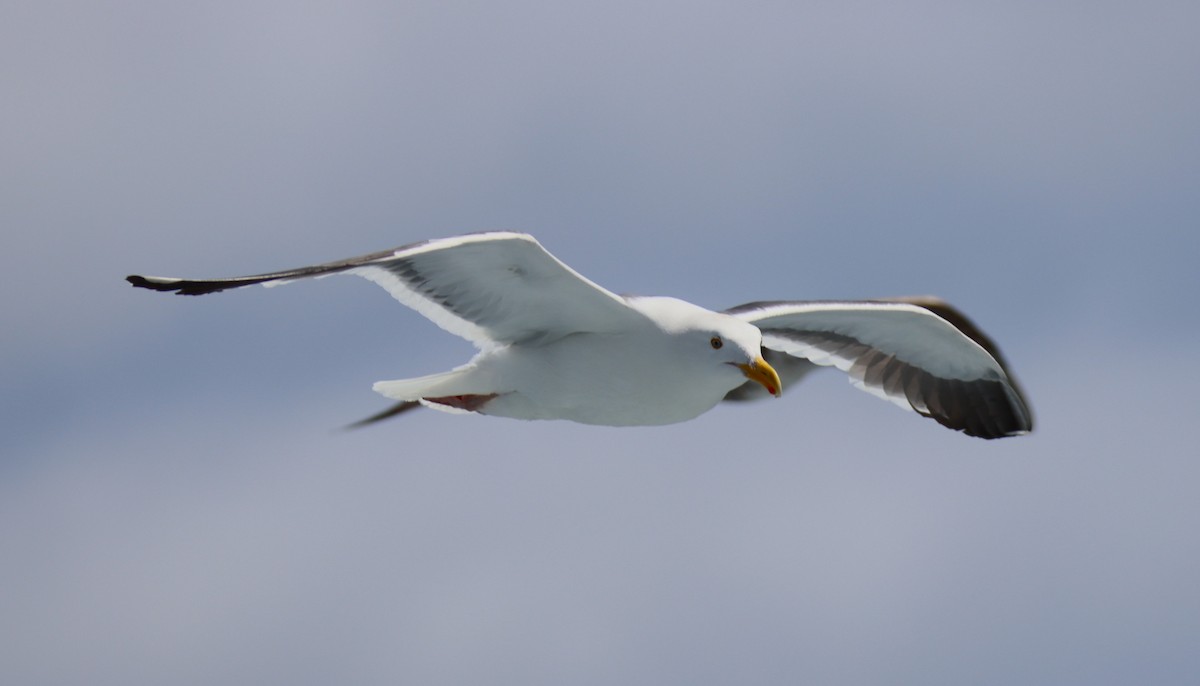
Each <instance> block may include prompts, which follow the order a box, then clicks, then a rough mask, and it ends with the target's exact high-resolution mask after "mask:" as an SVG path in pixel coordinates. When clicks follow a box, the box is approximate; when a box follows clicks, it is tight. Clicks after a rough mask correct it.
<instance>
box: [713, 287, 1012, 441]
mask: <svg viewBox="0 0 1200 686" xmlns="http://www.w3.org/2000/svg"><path fill="white" fill-rule="evenodd" d="M726 313H727V314H731V315H733V316H735V317H738V318H741V319H743V320H745V321H747V322H750V323H752V324H754V325H755V326H757V327H758V328H759V329H760V330H761V331H762V334H763V347H765V348H768V349H771V350H777V351H780V352H784V353H787V354H789V355H793V356H796V357H800V358H804V359H806V360H808V361H809V362H812V363H814V364H818V365H824V366H832V367H836V368H838V369H840V370H842V371H844V372H846V373H847V374H849V376H850V381H851V383H852V384H854V385H855V386H856V387H858V388H861V389H863V390H865V391H867V392H869V393H871V394H873V395H876V396H878V397H880V398H883V399H885V400H889V401H891V402H893V403H895V404H896V405H898V406H900V407H903V408H905V409H908V410H913V411H915V412H917V413H919V414H921V415H924V416H926V417H930V418H932V419H935V420H936V421H937V422H939V423H940V424H942V425H943V426H946V427H948V428H951V429H956V430H958V431H962V432H964V433H966V434H968V435H970V436H978V437H980V438H1000V437H1003V436H1014V435H1019V434H1023V433H1028V432H1029V431H1030V430H1032V428H1033V417H1032V414H1031V413H1030V411H1029V406H1028V403H1026V401H1025V398H1024V397H1023V395H1022V393H1021V391H1020V389H1019V387H1018V386H1017V384H1016V382H1015V381H1014V380H1013V379H1012V376H1011V374H1010V373H1009V371H1008V369H1007V368H1006V366H1005V364H1004V362H1003V360H1002V358H1001V357H1000V354H999V351H998V350H996V348H995V345H994V344H993V343H992V342H991V340H990V339H989V338H987V337H986V336H985V335H984V334H983V333H982V332H981V331H980V330H979V329H978V328H977V327H975V326H974V324H972V323H971V322H970V320H968V319H967V318H966V317H965V316H964V315H963V314H962V313H961V312H958V311H957V310H955V309H954V308H952V307H951V306H949V305H947V304H946V303H944V302H941V301H939V300H936V299H932V298H914V299H907V300H893V301H866V302H836V301H810V302H758V303H749V304H746V305H740V306H738V307H735V308H732V309H730V310H727V311H726Z"/></svg>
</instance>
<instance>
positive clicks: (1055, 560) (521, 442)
mask: <svg viewBox="0 0 1200 686" xmlns="http://www.w3.org/2000/svg"><path fill="white" fill-rule="evenodd" d="M545 5H553V6H552V7H546V6H545ZM1197 26H1200V5H1197V4H1196V3H1188V2H1165V1H1163V2H1158V1H1153V0H1152V1H1149V2H1138V3H1108V2H1100V3H1096V2H1088V3H1083V2H1057V3H1044V2H976V3H970V4H963V3H942V2H914V3H887V2H860V3H802V2H788V3H784V2H768V1H763V2H748V3H747V2H742V3H718V2H707V1H701V2H686V3H685V2H661V1H658V0H650V1H647V0H639V1H638V2H623V1H618V2H603V3H600V2H564V3H532V2H509V3H486V2H479V3H472V2H425V1H423V0H422V1H416V2H406V1H391V2H371V1H362V2H358V1H351V2H338V3H284V2H273V1H270V0H239V1H238V2H205V3H182V4H181V3H160V2H105V3H95V2H79V1H78V0H64V1H62V2H44V1H38V2H33V1H24V0H17V1H16V2H9V3H6V4H4V6H3V7H2V8H0V92H2V93H3V97H0V225H2V226H3V236H4V239H3V244H2V245H3V248H4V249H3V250H0V266H2V267H3V268H2V269H0V274H2V276H0V279H2V281H0V312H2V313H3V320H4V322H5V325H4V327H3V329H2V333H0V354H2V355H3V365H2V366H0V422H2V423H3V424H2V429H3V430H2V431H0V550H2V551H3V562H0V681H3V682H4V683H12V684H79V683H88V684H121V685H128V684H163V683H171V684H197V685H199V684H213V683H226V684H239V683H247V684H248V683H292V684H327V683H363V684H374V683H411V684H463V683H480V684H482V683H497V684H501V683H503V684H615V683H619V684H667V683H687V684H728V683H906V684H929V683H972V684H1014V683H1019V684H1108V683H1111V684H1128V683H1154V684H1185V683H1186V684H1191V683H1195V678H1196V674H1197V673H1200V654H1198V653H1197V652H1196V650H1195V642H1196V636H1200V585H1197V583H1196V579H1197V578H1200V535H1198V534H1197V530H1196V523H1197V522H1198V521H1200V497H1197V492H1198V487H1200V464H1198V461H1197V459H1196V454H1195V453H1196V449H1195V445H1194V444H1195V440H1194V437H1193V433H1194V431H1193V429H1194V424H1195V422H1196V420H1197V416H1198V410H1200V404H1198V403H1197V401H1196V397H1195V388H1196V386H1197V384H1200V362H1197V360H1196V356H1195V350H1196V344H1197V340H1198V339H1200V307H1197V305H1196V301H1195V298H1196V294H1197V292H1198V291H1200V269H1198V268H1197V260H1198V256H1200V44H1198V43H1197V41H1196V39H1195V30H1196V27H1197ZM490 229H516V230H524V231H528V232H531V233H533V234H534V235H536V236H537V237H538V238H539V239H540V240H541V241H542V243H543V244H544V245H545V246H546V247H547V248H548V249H549V250H551V251H552V252H554V253H555V254H556V255H557V256H558V257H560V258H561V259H563V260H564V261H566V262H567V263H568V264H570V265H572V266H573V267H575V268H576V269H577V270H579V271H580V272H582V273H583V274H584V275H586V276H588V277H589V278H591V279H593V280H595V281H596V282H598V283H600V284H602V285H604V286H606V287H608V288H610V289H612V290H614V291H617V292H622V293H639V294H651V295H657V294H661V295H674V296H677V297H682V298H685V299H688V300H691V301H693V302H696V303H698V304H701V305H705V306H709V307H714V308H721V307H728V306H731V305H736V304H739V303H742V302H746V301H751V300H760V299H799V298H868V297H878V296H889V295H912V294H925V293H934V294H938V295H941V296H943V297H945V298H947V299H948V300H950V301H951V302H953V303H955V304H957V305H958V306H960V307H961V308H962V309H963V310H965V311H966V312H967V313H968V314H969V315H970V316H971V317H972V318H974V319H975V320H976V321H977V322H978V323H979V324H981V325H982V326H983V327H984V328H985V330H986V331H988V333H990V334H991V335H992V336H993V337H994V338H995V339H996V340H997V341H998V342H999V343H1000V345H1001V346H1002V348H1003V350H1004V352H1005V353H1006V355H1007V357H1008V358H1009V361H1010V362H1011V363H1012V365H1013V366H1014V368H1015V370H1016V372H1017V375H1018V376H1019V378H1020V380H1021V382H1022V383H1023V385H1024V386H1025V387H1026V390H1027V391H1028V393H1029V395H1030V399H1031V401H1032V405H1033V409H1034V412H1035V414H1036V419H1037V428H1036V431H1035V432H1034V433H1033V434H1032V435H1030V436H1027V437H1022V438H1017V439H1008V440H1001V441H992V442H987V441H980V440H976V439H970V438H967V437H964V436H962V435H960V434H956V433H953V432H950V431H946V430H944V429H942V428H941V427H939V426H937V425H936V424H935V423H933V422H931V421H928V420H923V419H921V418H919V417H917V416H916V415H914V414H912V413H905V412H902V411H900V410H898V409H896V408H895V407H894V406H892V405H891V404H890V403H885V402H880V401H878V400H876V399H874V398H872V397H870V396H869V395H867V394H864V393H861V392H858V391H855V390H854V389H853V388H851V387H850V386H849V385H848V384H847V383H846V382H845V379H844V378H843V377H842V376H840V375H839V374H837V373H835V372H832V371H827V372H824V373H822V374H817V375H814V376H812V377H811V378H809V379H807V380H805V381H804V382H803V383H801V384H798V385H796V386H794V387H791V388H787V389H785V393H784V398H783V399H782V400H779V401H770V402H765V403H762V404H757V405H744V406H737V407H726V408H718V409H717V411H714V412H712V413H710V414H708V415H705V416H703V417H701V418H699V419H697V420H694V421H692V422H688V423H685V424H681V425H676V426H671V427H663V428H654V429H641V428H639V429H606V428H597V427H584V426H576V425H572V424H566V423H555V422H540V423H523V422H515V421H511V420H498V419H492V418H484V417H463V416H451V415H445V414H441V413H435V412H431V411H424V412H421V413H414V414H412V415H407V416H405V417H403V418H400V419H397V420H395V421H393V422H391V423H389V424H384V425H380V426H377V427H373V428H370V429H368V430H362V431H357V432H349V433H345V432H339V431H337V430H336V429H337V427H339V426H341V425H343V424H345V423H347V422H350V421H353V420H355V419H358V418H360V417H362V416H365V415H367V414H370V413H372V412H374V411H376V410H377V409H379V408H380V407H382V406H383V405H384V404H385V402H386V401H385V400H383V399H382V398H380V397H378V396H376V395H375V394H373V393H372V392H371V390H370V386H371V383H372V382H373V381H375V380H379V379H392V378H401V377H406V376H417V375H420V374H426V373H431V372H436V371H441V370H444V369H447V368H449V367H451V366H454V365H457V364H460V363H462V362H463V361H465V360H466V359H467V358H468V356H469V355H470V354H471V352H472V351H471V349H470V346H469V345H468V344H466V343H465V342H462V341H459V340H456V339H454V338H453V337H451V336H449V335H448V334H446V333H444V332H442V331H441V330H439V329H437V328H436V327H435V326H433V325H432V324H430V323H428V322H427V321H425V320H424V319H422V318H421V317H419V316H418V315H416V314H415V313H413V312H410V311H408V310H406V309H405V308H403V307H401V306H399V305H398V304H396V303H395V302H393V301H392V300H391V299H390V298H388V297H387V295H386V293H384V292H383V291H381V290H380V289H378V288H376V287H374V286H373V285H371V284H369V283H366V282H365V281H361V280H358V279H353V278H331V279H325V280H321V281H316V282H310V283H298V284H293V285H289V286H287V287H284V288H278V289H270V290H266V289H249V290H246V291H239V292H233V293H227V294H223V295H217V296H211V297H206V298H196V299H193V298H186V299H185V298H176V297H168V296H165V295H158V294H154V293H148V292H144V291H134V290H133V289H131V288H129V286H128V285H127V284H126V283H125V282H124V281H123V280H122V277H124V276H125V275H126V274H128V273H131V272H141V273H150V274H163V275H176V276H200V277H203V276H226V275H235V274H241V273H250V272H257V271H265V270H270V269H276V268H285V267H293V266H300V265H304V264H310V263H313V262H319V261H326V260H330V259H335V258H340V257H348V256H351V255H355V254H359V253H364V252H369V251H374V250H379V249H383V248H386V247H389V246H395V245H400V244H404V243H409V242H412V241H416V240H421V239H425V238H433V237H439V236H447V235H453V234H458V233H465V232H470V231H483V230H490Z"/></svg>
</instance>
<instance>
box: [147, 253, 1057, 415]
mask: <svg viewBox="0 0 1200 686" xmlns="http://www.w3.org/2000/svg"><path fill="white" fill-rule="evenodd" d="M342 272H344V273H349V274H355V275H357V276H361V277H363V278H365V279H368V280H370V281H373V282H374V283H376V284H378V285H380V286H382V287H383V288H384V289H385V290H387V292H388V293H390V294H391V295H392V297H394V298H395V299H397V300H399V301H400V302H401V303H403V304H404V305H407V306H408V307H411V308H412V309H414V310H416V311H417V312H419V313H420V314H422V315H424V316H425V317H427V318H428V319H430V320H431V321H433V322H434V323H435V324H437V325H438V326H440V327H441V328H443V329H445V330H446V331H449V332H450V333H452V334H455V335H457V336H461V337H463V338H465V339H467V340H469V341H471V342H472V343H473V344H475V346H476V347H477V348H478V349H479V352H478V353H477V354H476V355H475V356H474V357H473V358H472V359H471V360H470V361H469V362H467V363H466V364H464V365H462V366H460V367H456V368H455V369H452V370H450V371H448V372H443V373H440V374H432V375H429V376H422V377H419V378H413V379H401V380H396V381H380V382H378V383H376V384H375V385H374V389H375V391H377V392H378V393H380V394H382V395H384V396H386V397H388V398H391V399H393V400H395V401H397V402H396V403H395V404H394V405H392V406H391V407H389V408H387V409H385V410H384V411H382V412H380V413H378V414H376V415H374V416H372V417H368V418H367V419H365V420H363V421H361V422H358V424H357V425H362V424H368V423H372V422H375V421H378V420H380V419H384V418H386V417H390V416H394V415H397V414H400V413H402V412H405V411H407V410H410V409H412V408H415V407H418V406H420V405H424V406H427V407H431V408H436V409H439V410H444V411H449V412H473V413H480V414H486V415H494V416H499V417H511V418H516V419H566V420H570V421H575V422H581V423H584V424H601V425H610V426H634V425H660V424H671V423H675V422H682V421H686V420H689V419H692V418H694V417H697V416H699V415H701V414H703V413H704V412H707V411H708V410H710V409H712V408H713V407H714V406H716V405H717V404H718V403H720V402H722V401H723V400H728V401H743V400H753V399H757V398H765V397H768V396H776V397H777V396H779V395H780V393H781V392H782V389H783V385H784V383H785V382H787V383H789V384H790V383H791V382H793V381H795V380H797V379H799V378H800V377H802V376H803V375H804V374H806V373H808V372H809V371H810V370H811V369H813V368H814V367H815V366H831V367H836V368H837V369H840V370H842V371H843V372H846V373H847V374H848V375H849V377H850V381H851V383H853V384H854V385H855V386H857V387H858V388H861V389H863V390H865V391H867V392H869V393H872V394H873V395H876V396H878V397H880V398H883V399H885V400H889V401H891V402H893V403H895V404H896V405H898V406H900V407H902V408H904V409H906V410H911V411H915V412H917V413H918V414H920V415H923V416H925V417H930V418H932V419H934V420H936V421H937V422H938V423H940V424H942V425H943V426H946V427H949V428H951V429H955V430H958V431H962V432H963V433H965V434H967V435H970V436H977V437H980V438H999V437H1003V436H1015V435H1020V434H1024V433H1027V432H1029V431H1030V430H1031V429H1032V428H1033V419H1032V415H1031V413H1030V411H1029V406H1028V403H1027V402H1026V401H1025V398H1024V396H1023V394H1022V392H1021V390H1020V388H1019V386H1018V385H1017V383H1016V382H1015V380H1014V379H1013V376H1012V374H1011V373H1010V372H1009V371H1008V368H1007V365H1006V363H1005V362H1004V360H1003V358H1002V357H1001V355H1000V353H999V351H998V350H997V348H996V346H995V344H994V343H993V342H992V341H991V339H990V338H988V337H987V336H986V335H984V334H983V332H982V331H980V330H979V329H978V327H976V326H975V325H974V324H973V323H971V321H970V320H968V319H967V318H966V317H965V316H964V315H963V314H962V313H960V312H959V311H958V310H956V309H954V308H953V307H951V306H950V305H948V304H946V303H945V302H942V301H941V300H938V299H936V298H928V297H927V298H907V299H904V298H898V299H890V300H872V301H844V302H842V301H774V302H754V303H748V304H745V305H739V306H737V307H732V308H730V309H727V310H725V311H723V312H714V311H712V310H707V309H704V308H702V307H699V306H697V305H693V304H691V303H688V302H685V301H683V300H679V299H676V298H667V297H640V296H621V295H617V294H615V293H612V292H610V291H608V290H606V289H604V288H601V287H600V286H598V285H596V284H595V283H592V282H591V281H589V280H588V279H586V278H584V277H583V276H581V275H580V274H578V273H577V272H575V271H574V270H573V269H571V268H570V267H568V266H567V265H566V264H564V263H563V262H561V261H559V260H558V259H557V258H555V257H554V256H553V255H551V254H550V253H549V252H547V251H546V250H545V249H544V248H543V247H542V246H541V244H539V243H538V242H537V240H536V239H534V238H533V237H532V236H529V235H527V234H521V233H510V232H490V233H481V234H471V235H466V236H457V237H452V238H442V239H435V240H429V241H424V242H421V243H414V244H411V245H405V246H402V247H400V248H396V249H393V250H385V251H382V252H377V253H372V254H370V255H363V256H361V257H355V258H351V259H347V260H341V261H337V262H328V263H325V264H318V265H314V266H310V267H301V268H299V269H288V270H285V271H278V272H271V273H267V274H255V275H251V276H240V277H233V278H227V279H176V278H167V277H159V276H139V275H130V276H128V277H126V280H127V281H129V283H131V284H133V285H134V286H136V287H139V288H148V289H151V290H156V291H170V292H174V293H176V294H177V295H203V294H206V293H216V292H218V291H223V290H228V289H231V288H241V287H243V286H251V285H254V284H263V285H266V286H273V285H277V284H282V283H287V282H290V281H294V280H297V279H303V278H308V277H321V276H326V275H329V274H335V273H342Z"/></svg>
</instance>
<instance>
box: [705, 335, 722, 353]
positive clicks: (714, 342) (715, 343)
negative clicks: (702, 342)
mask: <svg viewBox="0 0 1200 686" xmlns="http://www.w3.org/2000/svg"><path fill="white" fill-rule="evenodd" d="M708 344H709V345H711V346H712V349H713V350H720V349H721V346H723V345H725V341H723V340H721V337H720V336H713V337H712V338H710V339H708Z"/></svg>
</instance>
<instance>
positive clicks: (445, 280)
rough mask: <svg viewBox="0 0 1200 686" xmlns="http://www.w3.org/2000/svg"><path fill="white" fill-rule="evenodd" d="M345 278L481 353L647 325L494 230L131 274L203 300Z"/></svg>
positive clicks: (520, 238) (554, 262) (618, 301)
mask: <svg viewBox="0 0 1200 686" xmlns="http://www.w3.org/2000/svg"><path fill="white" fill-rule="evenodd" d="M339 272H347V273H350V274H355V275H357V276H361V277H363V278H366V279H368V280H370V281H373V282H375V283H376V284H379V285H380V286H382V287H383V288H384V289H386V290H387V291H388V292H389V293H390V294H391V295H392V297H394V298H396V299H397V300H399V301H400V302H401V303H403V304H405V305H407V306H409V307H411V308H413V309H414V310H416V311H417V312H420V313H421V314H422V315H424V316H425V317H427V318H429V319H430V320H431V321H433V322H434V323H435V324H437V325H438V326H440V327H442V328H443V329H446V330H447V331H449V332H451V333H453V334H456V335H458V336H462V337H463V338H466V339H468V340H470V341H471V342H473V343H475V344H476V345H478V346H479V347H481V348H486V347H490V346H495V345H498V344H507V343H515V342H532V341H539V340H553V339H555V338H559V337H562V336H565V335H568V334H570V333H574V332H579V331H594V332H604V331H620V330H624V329H625V328H627V327H629V326H631V325H632V324H633V323H634V322H640V321H642V320H643V319H644V318H643V316H642V315H641V314H640V313H638V312H637V311H636V310H634V309H633V308H631V307H629V306H628V305H627V304H626V303H625V300H624V299H623V298H621V297H620V296H618V295H616V294H614V293H611V292H609V291H607V290H605V289H603V288H601V287H600V286H597V285H596V284H594V283H592V282H591V281H588V280H587V279H585V278H584V277H582V276H580V275H579V274H578V273H576V272H575V271H574V270H573V269H571V268H570V267H568V266H567V265H565V264H563V263H562V262H560V261H559V260H558V259H557V258H555V257H554V256H553V255H551V254H550V253H548V252H546V250H545V249H544V248H543V247H542V246H541V245H540V244H539V243H538V242H537V241H536V240H535V239H534V238H533V237H532V236H529V235H526V234H519V233H507V232H495V233H482V234H472V235H468V236H457V237H454V238H443V239H438V240H432V241H426V242H423V243H416V244H413V245H406V246H403V247H400V248H396V249H394V250H385V251H382V252H377V253H372V254H370V255H363V256H362V257H356V258H351V259H348V260H341V261H338V262H328V263H325V264H318V265H314V266H311V267H301V268H299V269H289V270H285V271H279V272H271V273H267V274H255V275H251V276H240V277H234V278H228V279H174V278H166V277H158V276H139V275H131V276H128V277H126V280H127V281H129V282H130V283H131V284H133V285H134V286H137V287H139V288H149V289H152V290H157V291H173V292H175V293H176V294H179V295H203V294H205V293H216V292H218V291H223V290H227V289H230V288H241V287H243V286H251V285H254V284H263V285H267V286H270V285H275V284H280V283H286V282H289V281H294V280H296V279H303V278H308V277H320V276H325V275H328V274H336V273H339Z"/></svg>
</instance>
